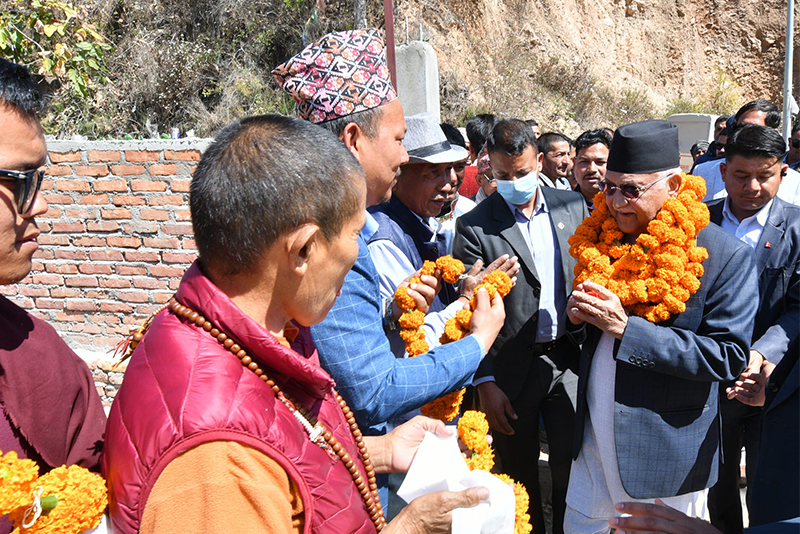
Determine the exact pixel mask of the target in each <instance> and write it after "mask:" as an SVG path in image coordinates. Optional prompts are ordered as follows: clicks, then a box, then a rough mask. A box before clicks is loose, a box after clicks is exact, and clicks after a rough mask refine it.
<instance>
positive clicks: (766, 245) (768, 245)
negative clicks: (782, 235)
mask: <svg viewBox="0 0 800 534" xmlns="http://www.w3.org/2000/svg"><path fill="white" fill-rule="evenodd" d="M764 246H765V247H767V248H772V245H770V244H769V241H767V242H766V243H765V244H764Z"/></svg>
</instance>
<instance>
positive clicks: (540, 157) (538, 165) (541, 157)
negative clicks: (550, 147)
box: [536, 152, 544, 172]
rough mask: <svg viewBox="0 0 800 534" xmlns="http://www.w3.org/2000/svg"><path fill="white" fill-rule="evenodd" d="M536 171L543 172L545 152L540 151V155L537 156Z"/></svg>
mask: <svg viewBox="0 0 800 534" xmlns="http://www.w3.org/2000/svg"><path fill="white" fill-rule="evenodd" d="M536 160H537V163H536V171H537V172H542V165H543V164H544V152H539V155H538V156H536Z"/></svg>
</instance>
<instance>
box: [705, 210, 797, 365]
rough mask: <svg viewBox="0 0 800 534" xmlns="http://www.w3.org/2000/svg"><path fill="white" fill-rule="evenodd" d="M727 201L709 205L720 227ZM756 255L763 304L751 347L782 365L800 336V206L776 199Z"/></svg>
mask: <svg viewBox="0 0 800 534" xmlns="http://www.w3.org/2000/svg"><path fill="white" fill-rule="evenodd" d="M724 202H725V199H724V198H722V199H718V200H715V201H713V202H710V203H709V204H708V210H709V212H710V214H711V222H713V223H715V224H717V225H721V224H722V208H723V205H724ZM755 252H756V270H757V272H758V290H759V305H758V312H757V313H756V319H755V324H754V328H753V342H752V344H751V347H750V348H751V349H752V350H756V351H758V352H760V353H761V354H763V355H764V357H765V358H766V359H767V360H769V361H770V362H772V363H775V364H778V363H779V362H780V361H781V359H782V358H783V356H784V354H786V351H787V349H788V347H789V344H790V343H791V342H792V340H793V339H795V338H797V337H798V333H800V207H798V206H795V205H793V204H789V203H788V202H785V201H783V200H781V199H780V198H778V197H775V198H774V199H773V202H772V206H771V207H770V210H769V215H768V218H767V223H766V225H764V231H763V232H761V238H760V239H759V240H758V244H757V245H756V249H755Z"/></svg>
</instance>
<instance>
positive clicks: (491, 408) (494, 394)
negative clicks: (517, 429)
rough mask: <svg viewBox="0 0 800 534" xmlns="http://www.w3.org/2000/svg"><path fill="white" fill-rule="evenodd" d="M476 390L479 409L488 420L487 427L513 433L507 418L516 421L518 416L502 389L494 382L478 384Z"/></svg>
mask: <svg viewBox="0 0 800 534" xmlns="http://www.w3.org/2000/svg"><path fill="white" fill-rule="evenodd" d="M477 390H478V398H479V399H480V405H481V411H482V412H483V413H485V414H486V421H488V423H489V427H490V428H491V429H492V430H496V431H497V432H501V433H503V434H506V435H508V436H511V435H512V434H514V429H513V428H511V425H510V424H509V423H508V418H511V419H513V420H515V421H516V420H517V419H518V417H517V414H516V412H515V411H514V407H513V406H511V401H509V400H508V397H506V394H505V393H503V390H502V389H500V388H499V387H498V385H497V384H495V383H494V382H484V383H482V384H478V386H477Z"/></svg>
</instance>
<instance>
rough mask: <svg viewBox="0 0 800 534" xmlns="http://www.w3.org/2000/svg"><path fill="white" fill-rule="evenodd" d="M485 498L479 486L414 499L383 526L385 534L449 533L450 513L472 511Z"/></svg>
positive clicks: (482, 489)
mask: <svg viewBox="0 0 800 534" xmlns="http://www.w3.org/2000/svg"><path fill="white" fill-rule="evenodd" d="M488 499H489V490H488V489H486V488H483V487H479V488H469V489H466V490H464V491H459V492H451V491H437V492H435V493H429V494H427V495H423V496H422V497H418V498H416V499H414V500H413V501H411V504H409V505H408V506H406V507H405V508H403V509H402V510H401V511H400V513H399V514H398V515H397V517H396V518H394V519H393V520H392V521H391V522H390V523H389V524H388V525H387V527H386V528H385V529H384V530H383V532H384V533H385V534H449V533H450V532H451V527H452V523H453V519H452V511H453V510H454V509H456V508H472V507H473V506H477V505H478V504H480V503H482V502H484V501H487V500H488Z"/></svg>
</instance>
